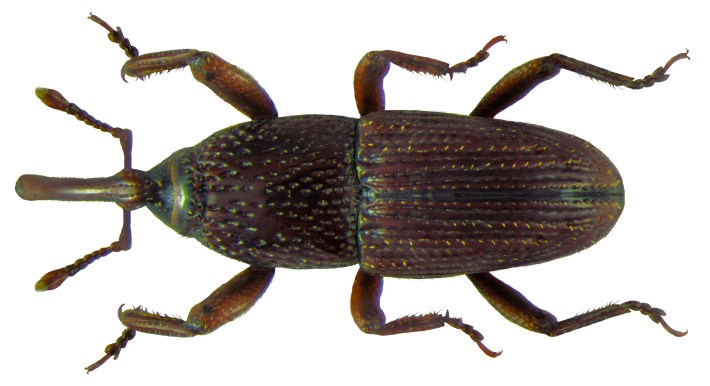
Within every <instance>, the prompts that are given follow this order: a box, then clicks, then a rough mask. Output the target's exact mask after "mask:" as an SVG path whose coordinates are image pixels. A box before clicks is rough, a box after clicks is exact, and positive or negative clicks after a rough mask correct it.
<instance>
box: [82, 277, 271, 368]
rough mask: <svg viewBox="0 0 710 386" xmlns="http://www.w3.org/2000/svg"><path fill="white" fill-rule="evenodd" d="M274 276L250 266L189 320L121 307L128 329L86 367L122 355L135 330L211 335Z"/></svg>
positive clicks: (245, 308) (246, 308)
mask: <svg viewBox="0 0 710 386" xmlns="http://www.w3.org/2000/svg"><path fill="white" fill-rule="evenodd" d="M273 277H274V268H260V267H249V268H247V269H245V270H244V271H242V272H240V273H239V274H238V275H236V276H234V277H233V278H232V279H230V280H229V281H228V282H226V283H224V284H223V285H222V286H220V287H219V288H217V289H216V290H215V291H214V292H212V293H211V294H210V295H209V296H208V297H207V298H205V300H203V301H201V302H200V303H197V304H196V305H194V306H193V307H192V309H191V310H190V314H189V315H188V316H187V320H183V319H180V318H176V317H170V316H167V315H163V314H159V313H153V312H148V311H146V310H145V309H143V308H141V307H138V308H134V309H130V310H125V311H124V310H123V309H122V308H123V306H121V307H120V308H119V309H118V318H119V320H120V321H121V323H123V325H125V326H126V327H127V328H126V330H125V331H124V332H123V335H121V337H120V338H119V339H118V340H117V341H116V343H112V344H110V345H108V346H107V347H106V350H105V352H106V355H105V356H104V357H102V358H101V359H100V360H98V361H97V362H95V363H94V364H92V365H90V366H88V367H87V368H86V370H87V371H92V370H95V369H96V368H98V367H99V366H101V365H102V364H103V363H104V362H106V360H107V359H108V358H110V357H111V356H113V357H114V358H118V354H119V353H120V351H121V349H122V348H123V347H125V346H126V343H128V340H130V339H132V338H133V335H135V331H138V332H145V333H148V334H156V335H166V336H177V337H191V336H195V335H205V334H209V333H211V332H212V331H214V330H216V329H218V328H219V327H221V326H223V325H225V324H227V323H229V322H231V321H232V320H234V319H236V318H238V317H240V316H242V315H243V314H245V313H246V312H247V311H249V309H250V308H251V307H252V306H253V305H254V304H255V303H256V301H257V300H259V298H260V297H261V295H263V294H264V292H265V291H266V289H267V288H268V286H269V283H271V279H272V278H273ZM131 331H133V332H131Z"/></svg>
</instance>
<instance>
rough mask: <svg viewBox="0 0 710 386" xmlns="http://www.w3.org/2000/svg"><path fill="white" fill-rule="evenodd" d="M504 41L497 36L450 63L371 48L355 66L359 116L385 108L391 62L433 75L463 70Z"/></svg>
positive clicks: (484, 56)
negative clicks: (451, 64) (386, 81)
mask: <svg viewBox="0 0 710 386" xmlns="http://www.w3.org/2000/svg"><path fill="white" fill-rule="evenodd" d="M502 41H505V36H496V37H494V38H493V39H491V41H489V42H488V44H486V45H485V46H484V47H483V48H482V49H481V50H480V51H478V53H477V54H476V55H474V56H473V57H471V58H470V59H468V60H466V61H464V62H461V63H458V64H455V65H453V66H449V64H448V63H445V62H442V61H440V60H436V59H431V58H427V57H424V56H416V55H410V54H405V53H402V52H397V51H389V50H387V51H370V52H368V53H367V54H365V56H363V57H362V59H361V60H360V63H358V65H357V68H355V81H354V83H355V102H356V103H357V109H358V111H359V112H360V115H361V116H364V115H366V114H369V113H372V112H375V111H381V110H384V109H385V90H384V85H383V81H384V79H385V76H386V75H387V72H389V69H390V63H391V64H394V65H396V66H398V67H401V68H403V69H405V70H408V71H412V72H421V73H425V74H429V75H434V76H444V75H449V77H453V75H454V74H457V73H465V72H466V70H467V69H469V68H471V67H475V66H477V65H478V63H480V62H482V61H484V60H486V58H488V55H489V54H488V49H489V48H491V47H492V46H493V45H494V44H496V43H499V42H502Z"/></svg>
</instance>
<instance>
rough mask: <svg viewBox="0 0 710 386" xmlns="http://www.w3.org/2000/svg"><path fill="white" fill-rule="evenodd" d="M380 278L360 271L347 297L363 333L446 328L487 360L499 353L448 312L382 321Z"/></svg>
mask: <svg viewBox="0 0 710 386" xmlns="http://www.w3.org/2000/svg"><path fill="white" fill-rule="evenodd" d="M382 284H383V280H382V276H375V275H370V274H368V273H366V272H365V271H364V270H362V269H360V270H359V271H358V273H357V276H355V282H354V283H353V292H352V297H351V298H350V311H351V313H352V315H353V319H354V320H355V324H357V326H358V327H359V328H360V330H362V331H363V332H365V333H367V334H375V335H395V334H403V333H406V332H416V331H427V330H433V329H435V328H439V327H443V326H444V325H446V324H448V325H449V326H451V327H453V328H456V329H458V330H461V331H463V332H464V333H465V334H466V335H468V336H469V337H470V338H471V339H472V340H473V341H474V342H476V344H477V345H478V347H480V349H481V350H483V352H484V353H485V354H486V355H488V356H490V357H497V356H498V355H500V352H495V351H492V350H490V349H489V348H488V347H486V346H485V345H483V343H482V340H483V335H482V334H481V333H480V332H478V331H476V330H475V329H474V328H473V327H472V326H470V325H468V324H466V323H464V322H463V321H462V320H461V319H460V318H454V317H451V316H449V312H448V311H447V312H446V314H444V315H442V314H440V313H437V312H432V313H428V314H419V315H408V316H403V317H401V318H398V319H395V320H393V321H390V322H386V319H385V313H384V311H382V308H381V307H380V295H381V294H382Z"/></svg>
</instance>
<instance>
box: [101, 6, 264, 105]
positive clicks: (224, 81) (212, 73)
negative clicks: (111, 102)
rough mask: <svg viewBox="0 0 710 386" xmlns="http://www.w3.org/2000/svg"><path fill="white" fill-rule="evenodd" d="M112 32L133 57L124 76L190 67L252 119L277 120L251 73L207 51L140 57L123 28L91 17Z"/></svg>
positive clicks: (124, 70)
mask: <svg viewBox="0 0 710 386" xmlns="http://www.w3.org/2000/svg"><path fill="white" fill-rule="evenodd" d="M89 19H91V20H92V21H94V22H96V23H98V24H99V25H101V26H102V27H104V28H105V29H106V30H107V31H109V34H108V37H109V40H111V41H112V42H114V43H116V44H118V45H119V46H120V47H121V48H122V49H123V50H124V52H125V53H126V55H127V56H128V57H129V58H130V59H129V60H128V61H127V62H126V64H124V65H123V68H121V77H122V78H123V79H124V80H125V76H126V75H128V76H131V77H136V78H139V79H144V78H147V77H149V76H150V75H152V74H158V73H162V72H165V71H170V70H176V69H179V68H183V67H187V66H190V69H191V70H192V75H193V76H194V77H195V79H197V81H198V82H200V83H202V84H204V85H205V86H207V87H209V88H210V90H212V91H213V92H214V93H215V94H217V96H218V97H220V98H222V100H224V101H225V102H227V103H229V104H230V105H232V106H234V108H236V109H237V110H239V111H240V112H241V113H242V114H244V115H246V116H247V117H249V118H250V119H259V118H275V117H277V116H278V112H277V111H276V106H274V102H273V101H272V100H271V97H269V94H267V93H266V91H265V90H264V89H263V88H262V87H261V85H259V83H258V82H257V81H256V79H254V78H253V77H252V76H251V75H249V73H247V72H246V71H244V70H243V69H241V68H239V67H237V66H235V65H233V64H231V63H229V62H227V61H226V60H224V59H222V58H220V57H219V56H217V55H215V54H213V53H211V52H206V51H198V50H192V49H183V50H172V51H163V52H155V53H151V54H145V55H140V56H138V49H136V48H135V47H134V46H132V45H131V44H130V42H129V40H128V39H127V38H125V37H124V36H123V32H122V31H121V29H120V28H118V27H117V28H116V29H113V28H112V27H111V26H109V25H108V23H106V22H105V21H103V20H101V18H99V17H98V16H96V15H91V16H90V17H89Z"/></svg>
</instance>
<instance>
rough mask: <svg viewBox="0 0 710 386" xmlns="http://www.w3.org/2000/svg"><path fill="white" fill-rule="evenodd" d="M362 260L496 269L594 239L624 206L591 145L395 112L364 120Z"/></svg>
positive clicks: (423, 267)
mask: <svg viewBox="0 0 710 386" xmlns="http://www.w3.org/2000/svg"><path fill="white" fill-rule="evenodd" d="M356 158H357V164H358V174H359V178H360V182H361V185H362V189H363V200H362V202H361V204H360V205H361V206H360V218H359V221H360V226H359V230H360V236H359V237H360V240H359V241H360V253H361V264H362V266H363V267H364V268H365V269H366V270H368V271H370V272H375V273H377V274H380V275H385V276H400V277H435V276H448V275H456V274H463V273H474V272H487V271H494V270H498V269H504V268H509V267H512V266H521V265H529V264H536V263H541V262H545V261H549V260H552V259H556V258H560V257H563V256H567V255H569V254H572V253H574V252H577V251H580V250H582V249H585V248H587V247H589V246H590V245H592V244H594V243H596V242H597V241H599V240H600V239H601V238H603V237H604V236H606V234H607V233H609V231H610V230H611V228H612V227H613V226H614V224H615V223H616V221H617V219H618V217H619V215H620V214H621V211H622V209H623V204H624V201H623V200H624V190H623V184H622V181H621V177H620V175H619V173H618V171H617V170H616V168H615V167H614V165H613V164H612V163H611V162H610V161H609V159H608V158H607V157H606V156H605V155H604V154H602V153H601V151H599V150H598V149H596V148H595V147H594V146H592V145H591V144H589V143H588V142H586V141H584V140H582V139H580V138H577V137H575V136H573V135H570V134H567V133H563V132H559V131H555V130H551V129H547V128H544V127H541V126H535V125H529V124H524V123H517V122H508V121H501V120H494V119H486V118H477V117H465V116H456V115H448V114H439V113H422V112H393V111H385V112H378V113H374V114H370V115H367V116H365V117H364V118H363V119H362V120H361V123H360V127H359V141H358V144H357V156H356Z"/></svg>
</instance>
